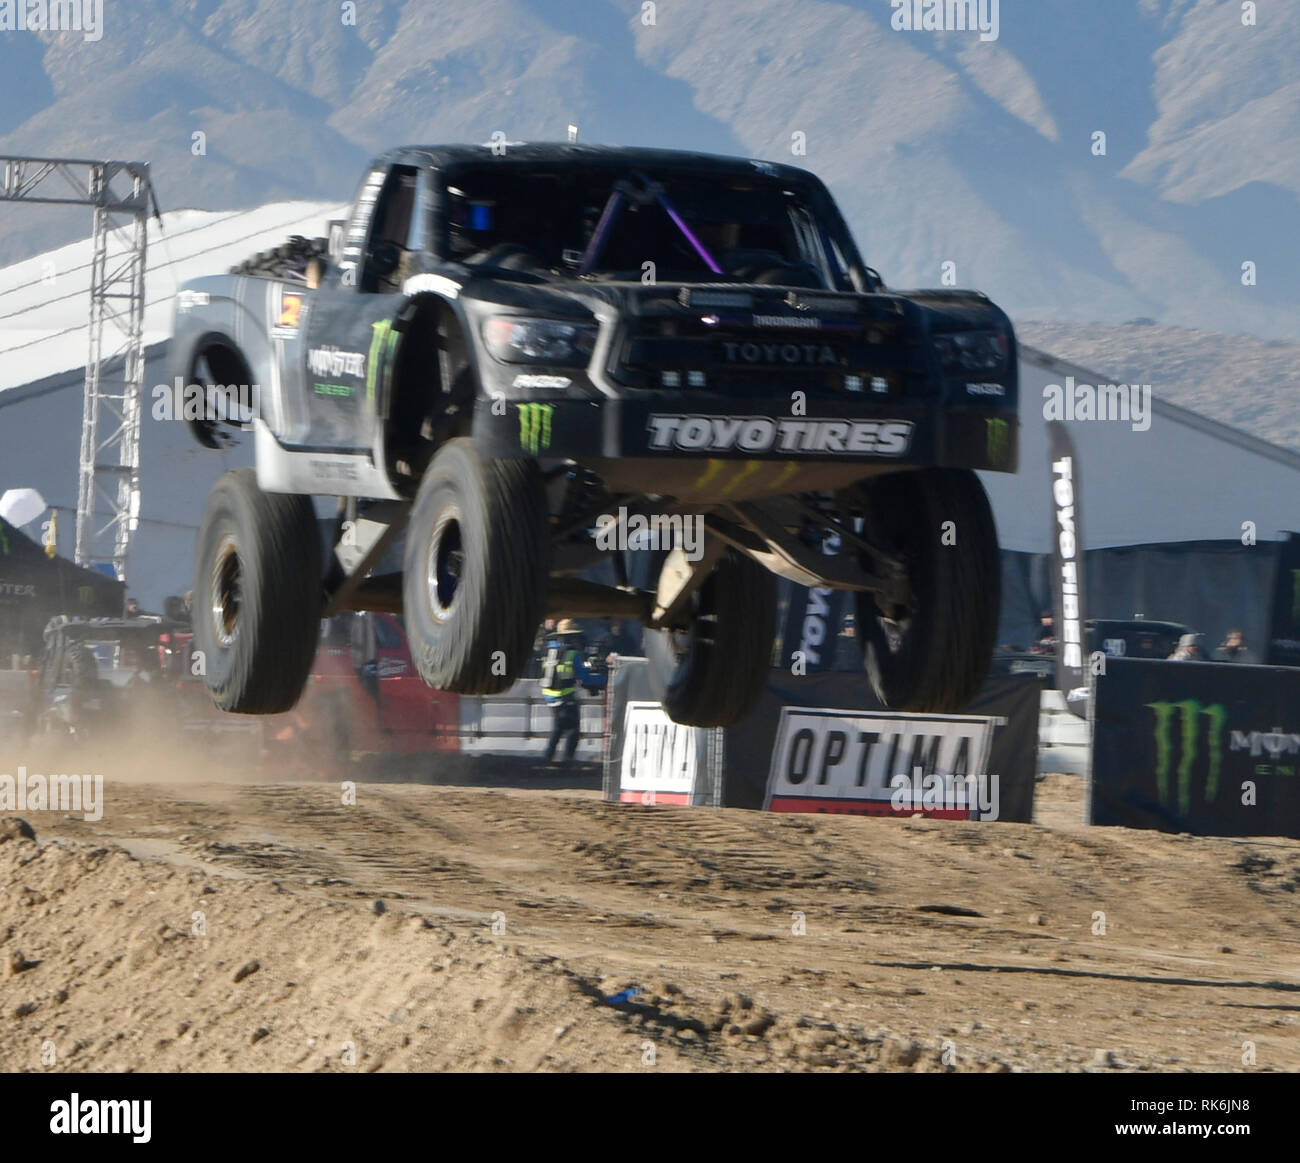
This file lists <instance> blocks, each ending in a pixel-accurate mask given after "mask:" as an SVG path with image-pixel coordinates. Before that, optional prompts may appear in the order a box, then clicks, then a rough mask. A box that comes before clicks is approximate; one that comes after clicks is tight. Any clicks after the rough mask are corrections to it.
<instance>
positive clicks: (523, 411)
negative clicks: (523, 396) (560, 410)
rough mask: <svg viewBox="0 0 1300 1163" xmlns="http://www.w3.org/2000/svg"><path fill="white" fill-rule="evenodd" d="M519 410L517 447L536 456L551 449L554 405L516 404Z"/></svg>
mask: <svg viewBox="0 0 1300 1163" xmlns="http://www.w3.org/2000/svg"><path fill="white" fill-rule="evenodd" d="M515 407H516V408H518V409H519V446H520V447H521V448H522V449H523V450H524V451H525V452H531V453H532V454H533V455H534V456H536V455H537V454H538V453H539V452H541V451H542V449H544V448H550V447H551V415H552V413H554V411H555V405H554V404H516V405H515Z"/></svg>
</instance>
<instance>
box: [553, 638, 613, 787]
mask: <svg viewBox="0 0 1300 1163" xmlns="http://www.w3.org/2000/svg"><path fill="white" fill-rule="evenodd" d="M581 641H582V630H581V628H580V627H579V626H578V624H577V622H575V621H574V620H573V619H572V618H562V619H561V620H560V624H559V625H558V626H556V627H555V633H554V634H553V635H552V636H551V638H550V639H549V640H548V641H547V643H546V660H545V662H544V663H543V664H542V696H543V697H544V698H545V699H546V705H547V706H548V707H550V708H551V734H550V738H549V739H547V741H546V762H547V764H550V763H552V762H553V761H554V759H555V751H556V748H558V747H559V745H560V740H561V738H563V739H564V741H565V744H564V762H565V763H570V762H572V760H573V754H574V752H575V751H577V749H578V736H579V734H580V729H581V716H580V715H579V711H578V687H579V685H582V686H585V687H587V688H588V689H589V690H600V689H601V688H602V687H603V686H604V685H605V675H603V674H597V673H596V672H595V671H592V670H589V669H588V667H587V664H586V662H584V661H583V658H582V651H581V650H580V649H579V644H580V643H581Z"/></svg>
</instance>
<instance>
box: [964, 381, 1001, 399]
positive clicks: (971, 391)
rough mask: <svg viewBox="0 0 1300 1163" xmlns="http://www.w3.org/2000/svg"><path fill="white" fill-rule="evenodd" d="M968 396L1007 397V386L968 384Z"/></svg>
mask: <svg viewBox="0 0 1300 1163" xmlns="http://www.w3.org/2000/svg"><path fill="white" fill-rule="evenodd" d="M966 394H967V395H968V396H1005V395H1006V394H1007V387H1006V385H1005V384H967V385H966Z"/></svg>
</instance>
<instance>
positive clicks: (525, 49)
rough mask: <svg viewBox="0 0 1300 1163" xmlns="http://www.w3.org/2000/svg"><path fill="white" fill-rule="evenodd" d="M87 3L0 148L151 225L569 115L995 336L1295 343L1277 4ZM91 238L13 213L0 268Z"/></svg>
mask: <svg viewBox="0 0 1300 1163" xmlns="http://www.w3.org/2000/svg"><path fill="white" fill-rule="evenodd" d="M104 9H105V10H104V28H103V35H102V38H101V39H99V40H86V39H84V37H83V36H82V35H81V34H78V33H40V34H37V33H30V32H22V33H20V32H10V33H0V98H3V99H2V100H0V153H12V154H36V155H62V156H74V157H80V156H95V157H119V158H131V159H143V160H147V161H149V162H151V163H152V165H153V172H154V177H155V182H156V186H157V190H158V194H159V198H160V201H161V202H162V204H163V206H164V208H179V207H200V208H203V209H209V210H221V209H232V208H238V207H251V206H255V205H261V204H265V203H268V202H271V201H276V200H292V199H311V200H317V201H338V200H340V199H342V198H346V197H348V196H349V195H350V194H351V192H352V190H353V188H354V186H355V184H356V181H357V179H358V177H359V174H360V170H361V167H362V166H363V164H364V162H365V160H366V158H367V157H369V156H370V155H371V154H373V153H376V152H378V151H380V150H381V149H383V148H386V147H388V146H389V145H392V144H396V143H399V142H419V141H440V140H470V141H484V140H487V139H488V138H489V137H490V136H491V135H492V134H493V133H494V132H496V131H501V132H504V133H505V134H506V135H507V136H508V137H509V138H511V139H537V138H549V139H555V138H562V137H563V136H564V133H565V127H566V126H567V125H568V124H569V123H571V122H573V123H576V124H577V125H578V126H579V128H580V131H581V136H582V139H583V140H586V141H607V142H618V143H623V144H642V145H661V146H676V147H683V148H701V149H708V150H713V151H716V152H722V153H741V154H748V155H754V156H761V157H769V158H774V159H780V160H785V161H793V162H795V163H796V164H802V165H805V166H807V167H808V168H810V169H812V170H814V171H816V172H817V173H819V174H820V175H822V176H823V177H824V178H825V179H826V180H827V181H828V183H829V184H830V185H831V187H832V189H833V190H834V192H835V194H836V196H837V198H838V199H839V200H840V201H841V203H842V204H843V206H844V209H845V211H846V214H847V216H848V218H849V221H850V224H851V225H852V226H853V228H854V230H855V232H856V233H857V235H858V238H859V242H860V245H861V247H862V249H863V251H864V253H865V254H866V256H867V259H868V261H869V262H870V263H871V264H872V265H873V266H875V267H877V268H878V269H879V270H880V271H881V273H882V274H883V275H884V276H885V278H886V280H887V282H889V283H890V284H891V285H893V286H900V287H905V286H917V285H929V286H933V285H937V284H939V283H940V281H941V277H942V271H943V269H944V264H945V263H953V264H955V271H956V281H957V283H958V285H962V286H974V287H978V288H980V289H982V290H985V291H987V292H988V293H989V294H990V295H991V296H993V297H994V298H995V299H996V300H997V301H998V302H999V303H1002V304H1003V305H1005V306H1006V307H1007V308H1008V310H1010V311H1012V312H1013V314H1017V315H1028V314H1032V316H1033V317H1034V318H1052V319H1056V320H1062V321H1067V322H1085V321H1100V322H1103V323H1109V324H1116V325H1118V324H1121V323H1122V322H1123V321H1124V320H1126V319H1132V318H1134V317H1149V318H1152V319H1155V320H1157V321H1158V322H1159V323H1161V324H1164V325H1167V326H1176V327H1181V328H1195V329H1203V330H1211V331H1217V332H1238V333H1245V334H1252V335H1256V336H1261V337H1264V338H1268V339H1282V340H1288V341H1300V282H1298V281H1297V278H1296V274H1295V272H1296V271H1297V270H1300V234H1298V233H1297V232H1296V231H1294V230H1291V229H1289V228H1287V227H1288V226H1289V224H1290V223H1292V222H1293V221H1294V220H1295V216H1296V211H1297V201H1298V200H1300V54H1296V53H1295V52H1294V51H1293V49H1294V45H1295V44H1296V43H1297V40H1300V4H1294V3H1286V4H1284V3H1280V2H1273V3H1261V4H1259V5H1258V21H1259V23H1258V25H1256V26H1250V25H1244V24H1243V23H1242V19H1243V17H1242V6H1241V5H1240V4H1239V3H1237V2H1236V0H1113V2H1109V3H1107V4H1093V5H1081V4H1078V3H1076V2H1075V0H1032V2H1031V0H1003V2H1002V3H1001V4H1000V5H999V9H1000V12H999V21H998V36H997V39H996V40H988V41H985V40H982V39H981V37H980V35H979V33H976V32H943V33H936V32H925V31H911V32H909V31H896V30H895V29H894V28H892V27H891V20H890V17H891V6H890V4H889V3H887V2H886V0H710V3H708V4H701V3H697V2H691V0H658V2H657V3H655V4H652V5H645V4H643V3H642V0H530V2H525V0H475V3H473V4H437V5H434V4H429V3H427V0H364V2H359V3H356V4H336V3H321V4H311V5H306V4H294V5H287V4H284V3H282V2H280V0H133V2H132V4H131V5H130V6H126V5H106V6H104ZM352 12H355V23H350V22H349V21H348V18H349V14H350V13H352ZM1097 133H1104V134H1105V135H1106V152H1105V154H1104V156H1098V155H1096V154H1095V153H1094V134H1097ZM196 134H202V135H203V137H202V138H201V139H200V138H196V137H195V135H196ZM196 143H201V148H200V144H196ZM88 217H89V216H88V215H86V214H84V213H82V212H80V211H76V212H68V211H48V210H43V209H42V208H39V207H35V206H28V207H6V208H5V213H4V214H3V215H2V216H0V263H7V262H13V261H15V260H17V259H19V258H24V257H28V256H30V255H32V254H35V253H38V252H41V251H44V250H48V249H51V248H53V247H55V246H58V245H60V244H63V243H66V242H68V241H70V240H71V239H73V238H76V237H82V236H84V235H85V233H86V223H87V219H88ZM1243 263H1254V264H1256V270H1257V282H1256V285H1253V286H1246V285H1243V282H1242V269H1243ZM4 291H5V279H4V275H3V274H2V273H0V305H2V304H3V298H2V296H3V294H4Z"/></svg>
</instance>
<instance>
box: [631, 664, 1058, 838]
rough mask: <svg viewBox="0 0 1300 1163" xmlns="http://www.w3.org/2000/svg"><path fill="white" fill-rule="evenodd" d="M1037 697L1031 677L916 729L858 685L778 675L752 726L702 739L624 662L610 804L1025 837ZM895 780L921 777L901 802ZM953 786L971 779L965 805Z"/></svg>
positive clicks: (991, 686)
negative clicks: (847, 817)
mask: <svg viewBox="0 0 1300 1163" xmlns="http://www.w3.org/2000/svg"><path fill="white" fill-rule="evenodd" d="M1041 689H1042V685H1041V681H1040V680H1039V679H1038V678H1037V677H1036V676H1033V675H1015V676H1012V677H1007V678H990V679H989V680H988V682H987V683H986V685H985V687H984V689H983V690H982V691H981V692H980V694H979V696H978V697H977V698H976V699H975V701H974V702H973V703H972V704H971V705H970V706H969V707H968V708H966V709H965V710H964V711H963V712H962V713H961V714H958V715H912V714H901V713H898V712H894V711H887V710H885V709H883V708H882V707H881V706H880V703H879V702H878V701H877V700H876V698H875V696H874V695H873V694H872V691H871V684H870V683H869V682H868V680H867V678H866V676H865V675H863V674H845V673H822V674H808V675H805V676H801V677H795V676H793V675H791V674H790V673H789V672H788V671H785V670H773V671H772V674H771V678H770V679H769V681H768V686H767V689H766V690H765V691H764V693H763V696H762V700H761V701H760V703H759V706H758V708H757V710H756V711H755V713H754V714H753V715H752V716H751V717H750V718H749V719H748V720H746V721H745V722H744V723H742V724H740V725H739V726H737V727H730V728H727V729H725V730H721V729H716V730H702V729H699V728H694V727H683V726H680V725H678V724H675V723H672V722H671V721H670V720H669V719H668V718H667V716H666V715H665V714H664V712H663V710H662V708H661V707H660V706H659V705H658V703H656V702H655V701H654V699H653V695H652V694H651V689H650V683H649V678H648V673H647V670H646V664H645V662H644V661H643V660H640V659H632V660H626V659H620V660H619V665H618V668H617V670H616V672H615V674H614V678H613V680H612V682H611V694H610V702H609V708H610V735H609V750H608V752H607V754H606V759H605V798H606V799H611V800H623V801H625V802H645V803H649V802H655V803H676V804H712V805H717V806H722V807H734V808H753V809H758V810H763V809H766V810H768V811H786V812H845V813H859V814H871V815H887V814H893V813H895V812H900V813H901V814H904V815H911V814H913V813H914V812H924V813H925V814H928V815H935V816H941V817H948V818H953V819H1000V820H1012V821H1019V822H1024V823H1028V822H1029V821H1030V820H1031V819H1032V816H1033V807H1034V773H1035V767H1036V762H1037V752H1038V710H1039V692H1040V691H1041ZM918 769H919V770H918ZM897 775H907V776H909V777H916V782H915V783H914V784H913V785H912V786H911V787H910V789H908V791H909V794H908V796H907V797H901V796H900V795H899V791H898V789H897V788H895V787H894V786H893V781H894V777H895V776H897ZM958 775H962V776H972V777H974V779H973V780H963V781H960V783H961V787H960V791H958V782H959V781H957V780H956V779H955V778H953V777H955V776H958Z"/></svg>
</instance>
